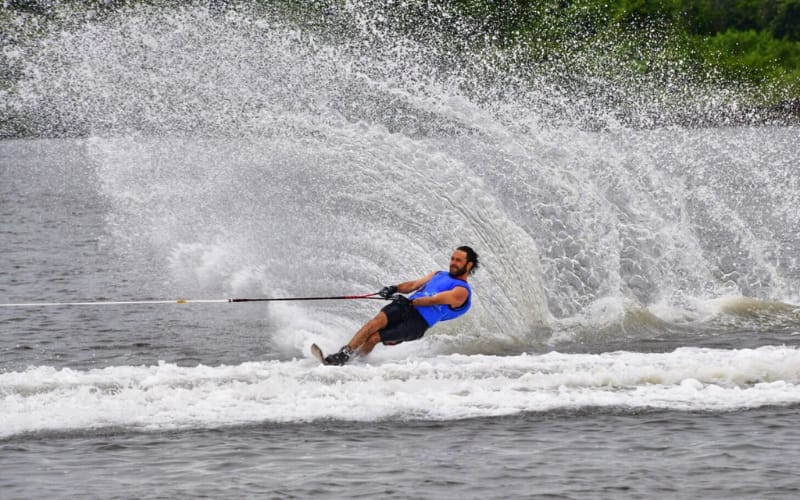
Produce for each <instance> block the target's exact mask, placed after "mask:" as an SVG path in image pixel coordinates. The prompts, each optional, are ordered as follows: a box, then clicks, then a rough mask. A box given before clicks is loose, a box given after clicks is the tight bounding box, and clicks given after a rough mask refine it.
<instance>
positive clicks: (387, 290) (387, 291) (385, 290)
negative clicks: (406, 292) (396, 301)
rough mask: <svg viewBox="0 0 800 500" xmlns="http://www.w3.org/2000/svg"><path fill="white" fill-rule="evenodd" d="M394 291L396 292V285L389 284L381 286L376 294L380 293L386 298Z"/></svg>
mask: <svg viewBox="0 0 800 500" xmlns="http://www.w3.org/2000/svg"><path fill="white" fill-rule="evenodd" d="M396 293H397V287H396V286H394V285H389V286H385V287H383V288H381V291H380V292H378V295H380V296H381V297H383V298H384V299H388V298H390V297H391V296H392V295H394V294H396Z"/></svg>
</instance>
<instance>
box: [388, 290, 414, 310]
mask: <svg viewBox="0 0 800 500" xmlns="http://www.w3.org/2000/svg"><path fill="white" fill-rule="evenodd" d="M392 302H395V303H396V304H397V305H400V306H403V307H410V306H411V299H409V298H408V297H406V296H405V295H400V294H399V293H398V294H397V295H392Z"/></svg>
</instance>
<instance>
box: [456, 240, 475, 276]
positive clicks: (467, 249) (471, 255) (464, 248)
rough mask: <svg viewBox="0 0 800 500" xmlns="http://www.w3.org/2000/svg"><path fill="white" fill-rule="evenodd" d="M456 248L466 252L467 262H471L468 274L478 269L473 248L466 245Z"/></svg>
mask: <svg viewBox="0 0 800 500" xmlns="http://www.w3.org/2000/svg"><path fill="white" fill-rule="evenodd" d="M456 250H461V251H462V252H464V253H465V254H467V262H472V269H470V270H469V274H472V273H474V272H475V271H477V270H478V254H477V252H475V250H473V249H472V248H470V247H468V246H462V247H458V248H456Z"/></svg>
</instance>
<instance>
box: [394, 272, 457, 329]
mask: <svg viewBox="0 0 800 500" xmlns="http://www.w3.org/2000/svg"><path fill="white" fill-rule="evenodd" d="M457 286H463V287H464V288H466V289H467V292H468V294H469V295H467V301H466V302H464V305H462V306H461V307H456V308H453V307H450V306H449V305H447V304H436V305H432V306H414V308H415V309H416V310H417V311H418V312H419V314H420V316H422V317H423V318H424V319H425V322H426V323H428V327H431V326H433V325H435V324H436V323H438V322H439V321H447V320H449V319H454V318H457V317H459V316H461V315H463V314H464V313H465V312H467V311H468V310H469V307H470V306H471V305H472V289H471V288H470V287H469V285H468V284H467V282H466V281H463V280H459V279H456V278H452V277H450V274H449V273H447V272H446V271H439V272H438V273H436V274H434V275H433V278H431V280H430V281H429V282H427V283H426V284H425V286H424V287H422V290H419V291H417V292H414V293H413V294H411V296H410V297H409V298H410V299H411V300H414V299H416V298H419V297H429V296H431V295H436V294H437V293H439V292H446V291H447V290H452V289H453V288H455V287H457Z"/></svg>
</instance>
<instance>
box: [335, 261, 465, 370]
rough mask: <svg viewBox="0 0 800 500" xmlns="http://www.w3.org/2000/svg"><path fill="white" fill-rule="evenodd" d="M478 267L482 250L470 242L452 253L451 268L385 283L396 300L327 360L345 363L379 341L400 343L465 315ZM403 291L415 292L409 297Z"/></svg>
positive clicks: (382, 293)
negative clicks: (411, 278) (397, 281)
mask: <svg viewBox="0 0 800 500" xmlns="http://www.w3.org/2000/svg"><path fill="white" fill-rule="evenodd" d="M477 269H478V254H477V253H475V251H474V250H473V249H472V248H470V247H468V246H461V247H458V248H457V249H456V250H454V251H453V254H452V255H451V256H450V268H449V271H447V272H446V271H438V272H432V273H430V274H428V275H427V276H425V277H424V278H420V279H417V280H413V281H406V282H404V283H400V284H399V285H392V286H386V287H383V289H382V290H381V291H380V292H379V294H380V296H381V297H383V298H386V299H388V298H391V299H392V302H391V303H390V304H389V305H387V306H385V307H384V308H383V309H381V310H380V312H378V314H377V315H376V316H375V317H374V318H372V319H371V320H369V321H367V322H366V323H365V324H364V326H362V327H361V328H360V329H359V330H358V331H357V332H356V334H355V335H353V338H352V339H351V340H350V342H348V343H347V345H345V346H344V347H342V348H341V349H340V350H339V352H337V353H335V354H331V355H330V356H327V357H326V358H325V364H330V365H343V364H345V363H347V362H348V361H349V360H350V358H351V357H353V355H359V356H365V355H367V354H369V353H370V352H371V351H372V349H373V348H374V347H375V346H376V345H377V344H378V342H382V343H383V344H384V345H397V344H400V343H401V342H407V341H411V340H417V339H419V338H422V336H423V335H424V334H425V331H426V330H427V329H428V328H430V327H432V326H433V325H435V324H436V323H438V322H439V321H447V320H451V319H454V318H458V317H459V316H462V315H463V314H464V313H466V312H467V311H468V310H469V308H470V305H471V304H472V289H471V288H470V287H469V284H467V277H468V276H469V275H470V274H472V273H474V272H475V271H476V270H477ZM412 292H413V293H412ZM401 293H402V294H409V293H412V295H410V296H409V297H405V296H403V295H399V294H401Z"/></svg>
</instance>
